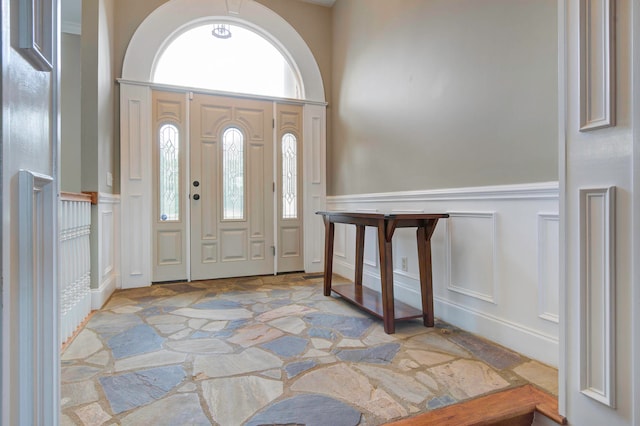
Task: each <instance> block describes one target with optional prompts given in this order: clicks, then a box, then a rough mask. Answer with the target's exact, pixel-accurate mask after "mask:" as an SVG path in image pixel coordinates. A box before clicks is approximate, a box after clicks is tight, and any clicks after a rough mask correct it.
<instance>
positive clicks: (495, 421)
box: [387, 385, 567, 426]
mask: <svg viewBox="0 0 640 426" xmlns="http://www.w3.org/2000/svg"><path fill="white" fill-rule="evenodd" d="M535 412H538V413H540V414H543V415H545V416H547V417H548V418H550V419H551V420H553V421H554V422H556V423H558V424H560V425H566V424H567V419H566V418H564V417H563V416H561V415H560V414H558V400H557V398H555V397H554V396H552V395H550V394H548V393H546V392H543V391H541V390H540V389H538V388H536V387H535V386H533V385H524V386H520V387H517V388H514V389H508V390H506V391H502V392H497V393H494V394H491V395H487V396H483V397H480V398H476V399H472V400H469V401H465V402H461V403H459V404H454V405H449V406H447V407H443V408H439V409H437V410H433V411H429V412H428V413H424V414H420V415H418V416H415V417H410V418H408V419H403V420H399V421H397V422H393V423H388V425H387V426H425V425H438V426H489V425H493V426H523V425H530V424H531V423H532V422H533V416H534V413H535Z"/></svg>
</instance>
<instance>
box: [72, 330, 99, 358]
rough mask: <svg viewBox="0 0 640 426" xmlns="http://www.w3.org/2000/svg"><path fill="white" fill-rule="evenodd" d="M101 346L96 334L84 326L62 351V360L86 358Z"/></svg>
mask: <svg viewBox="0 0 640 426" xmlns="http://www.w3.org/2000/svg"><path fill="white" fill-rule="evenodd" d="M102 347H103V346H102V340H100V338H99V337H98V335H97V334H96V333H94V332H93V331H91V330H88V329H86V328H85V329H84V330H82V331H81V332H80V333H78V335H77V336H76V338H75V339H73V342H71V344H70V345H69V346H68V347H67V349H66V350H65V351H64V353H63V354H62V360H71V359H82V358H86V357H88V356H90V355H93V354H94V353H96V352H98V351H99V350H100V349H102Z"/></svg>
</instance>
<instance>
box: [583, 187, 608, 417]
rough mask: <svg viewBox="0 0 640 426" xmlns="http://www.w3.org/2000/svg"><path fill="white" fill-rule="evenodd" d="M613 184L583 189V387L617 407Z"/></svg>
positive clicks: (604, 401)
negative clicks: (605, 186) (608, 186)
mask: <svg viewBox="0 0 640 426" xmlns="http://www.w3.org/2000/svg"><path fill="white" fill-rule="evenodd" d="M615 205H616V191H615V187H610V188H598V189H583V190H580V216H581V217H580V232H581V235H580V247H581V255H580V259H581V265H580V272H581V279H580V282H581V286H580V287H581V288H580V331H581V333H580V337H581V338H580V347H581V350H580V385H581V391H582V393H583V394H585V395H587V396H588V397H590V398H593V399H595V400H596V401H599V402H601V403H603V404H605V405H607V406H609V407H613V408H615V405H616V400H615V389H616V386H615V383H616V379H615V377H616V376H615V375H616V368H615V346H616V345H615V262H616V256H615V223H616V208H615Z"/></svg>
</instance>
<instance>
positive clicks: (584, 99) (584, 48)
mask: <svg viewBox="0 0 640 426" xmlns="http://www.w3.org/2000/svg"><path fill="white" fill-rule="evenodd" d="M615 75H616V71H615V0H580V130H581V131H587V130H595V129H601V128H604V127H610V126H615V124H616V110H615V105H616V97H615Z"/></svg>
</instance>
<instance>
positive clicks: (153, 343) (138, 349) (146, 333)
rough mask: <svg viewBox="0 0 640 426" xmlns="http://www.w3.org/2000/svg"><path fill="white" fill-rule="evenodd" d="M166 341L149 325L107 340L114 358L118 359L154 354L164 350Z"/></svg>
mask: <svg viewBox="0 0 640 426" xmlns="http://www.w3.org/2000/svg"><path fill="white" fill-rule="evenodd" d="M162 342H164V339H163V338H162V337H160V335H158V333H156V332H155V330H154V329H153V328H152V327H151V326H148V325H147V324H140V325H136V326H134V327H131V328H130V329H128V330H127V331H124V332H122V333H120V334H116V335H115V336H113V337H111V338H110V339H109V340H107V345H108V346H109V348H110V349H111V353H112V354H113V357H114V358H116V359H119V358H125V357H129V356H133V355H139V354H143V353H147V352H154V351H157V350H158V349H160V348H162Z"/></svg>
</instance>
